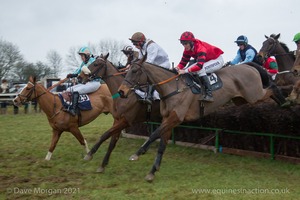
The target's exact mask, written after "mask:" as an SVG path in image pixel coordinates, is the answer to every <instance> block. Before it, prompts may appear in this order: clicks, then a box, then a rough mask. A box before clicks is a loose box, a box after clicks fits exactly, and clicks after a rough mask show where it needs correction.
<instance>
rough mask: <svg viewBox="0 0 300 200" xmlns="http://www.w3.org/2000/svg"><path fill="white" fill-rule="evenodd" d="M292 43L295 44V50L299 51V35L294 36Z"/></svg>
mask: <svg viewBox="0 0 300 200" xmlns="http://www.w3.org/2000/svg"><path fill="white" fill-rule="evenodd" d="M293 41H294V42H295V43H296V45H297V50H300V33H297V34H296V35H295V36H294V39H293Z"/></svg>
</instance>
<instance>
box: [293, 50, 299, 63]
mask: <svg viewBox="0 0 300 200" xmlns="http://www.w3.org/2000/svg"><path fill="white" fill-rule="evenodd" d="M297 65H300V50H297V55H296V60H295V62H294V65H293V66H297Z"/></svg>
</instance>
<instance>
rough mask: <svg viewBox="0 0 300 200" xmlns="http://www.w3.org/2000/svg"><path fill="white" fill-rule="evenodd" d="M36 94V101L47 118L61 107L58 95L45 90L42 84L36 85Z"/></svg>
mask: <svg viewBox="0 0 300 200" xmlns="http://www.w3.org/2000/svg"><path fill="white" fill-rule="evenodd" d="M36 96H37V97H38V98H37V103H38V104H39V105H40V108H41V109H42V110H43V111H44V113H45V114H46V115H47V117H48V118H49V117H52V116H53V115H54V113H55V112H56V111H58V110H59V109H61V107H62V104H61V102H60V99H59V97H58V96H57V95H54V94H52V93H51V92H49V91H47V90H46V88H44V87H43V86H42V85H36ZM54 106H55V107H56V108H55V107H54Z"/></svg>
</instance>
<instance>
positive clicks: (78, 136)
mask: <svg viewBox="0 0 300 200" xmlns="http://www.w3.org/2000/svg"><path fill="white" fill-rule="evenodd" d="M70 132H71V133H72V135H74V137H75V138H76V139H77V140H78V142H79V143H80V144H81V145H82V146H83V147H84V149H85V151H86V153H88V152H89V147H88V144H87V142H86V140H85V139H84V137H83V135H82V134H81V132H80V130H79V128H78V127H76V128H73V129H71V130H70Z"/></svg>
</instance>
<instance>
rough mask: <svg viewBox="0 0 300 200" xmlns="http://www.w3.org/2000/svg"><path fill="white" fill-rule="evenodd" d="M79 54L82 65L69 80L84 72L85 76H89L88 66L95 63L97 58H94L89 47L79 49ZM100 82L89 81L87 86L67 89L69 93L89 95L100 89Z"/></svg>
mask: <svg viewBox="0 0 300 200" xmlns="http://www.w3.org/2000/svg"><path fill="white" fill-rule="evenodd" d="M78 54H79V55H80V56H81V59H82V61H83V62H82V63H81V65H80V66H79V68H77V69H76V70H75V71H74V73H72V74H68V75H67V78H72V77H77V76H78V75H79V74H80V73H81V71H83V72H84V73H85V74H89V73H90V70H89V69H88V66H89V65H90V64H91V63H92V62H94V61H95V58H94V57H93V56H92V53H91V51H90V50H89V48H88V47H82V48H80V49H79V51H78ZM100 85H101V84H100V81H99V80H93V81H89V82H87V83H86V84H81V83H79V84H77V85H74V86H72V87H70V88H68V89H67V91H72V92H78V93H79V94H87V93H92V92H95V91H96V90H97V89H98V88H99V87H100Z"/></svg>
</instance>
